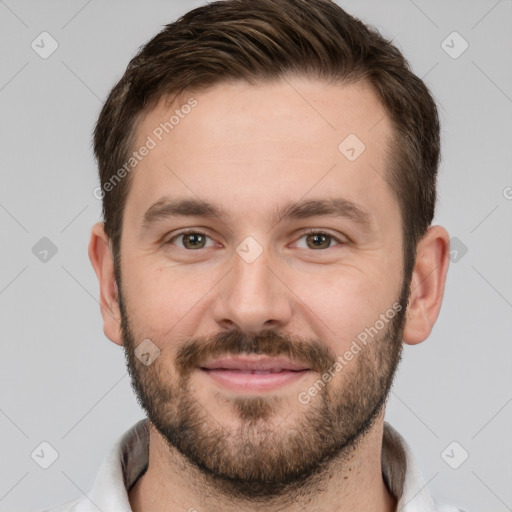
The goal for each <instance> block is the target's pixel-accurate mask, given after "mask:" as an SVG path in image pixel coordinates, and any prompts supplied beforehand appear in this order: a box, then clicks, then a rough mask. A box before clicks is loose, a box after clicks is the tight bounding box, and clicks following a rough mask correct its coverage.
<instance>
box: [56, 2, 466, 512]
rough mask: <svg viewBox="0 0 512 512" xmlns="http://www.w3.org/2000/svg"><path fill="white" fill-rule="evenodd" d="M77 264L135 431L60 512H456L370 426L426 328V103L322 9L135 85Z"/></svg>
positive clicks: (139, 61)
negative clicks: (91, 280) (117, 352)
mask: <svg viewBox="0 0 512 512" xmlns="http://www.w3.org/2000/svg"><path fill="white" fill-rule="evenodd" d="M94 149H95V154H96V157H97V159H98V165H99V173H100V180H101V187H100V188H99V189H98V191H97V192H98V194H99V196H101V197H102V200H103V215H104V223H98V224H96V225H95V226H94V227H93V229H92V234H91V240H90V246H89V256H90V259H91V262H92V265H93V267H94V270H95V272H96V274H97V277H98V279H99V283H100V294H101V300H100V302H101V312H102V315H103V321H104V332H105V335H106V336H107V337H108V338H109V339H110V340H112V341H113V342H114V343H117V344H119V345H122V346H123V347H124V350H125V355H126V358H127V365H128V369H129V372H130V375H131V377H132V383H133V387H134V389H135V391H136V395H137V399H138V401H139V403H140V405H141V406H142V407H143V409H144V410H145V411H146V413H147V416H148V419H146V420H141V421H140V422H139V423H137V424H136V425H135V426H134V427H133V428H132V429H130V430H129V431H128V432H126V433H125V435H124V436H123V437H122V438H121V439H120V440H119V442H118V443H117V444H116V446H115V447H114V448H113V450H112V452H111V453H110V454H109V456H108V457H107V458H106V459H105V462H104V465H103V467H102V468H101V470H100V472H99V474H98V476H97V478H96V482H95V484H94V487H93V489H92V490H91V492H90V493H89V494H88V496H87V497H83V498H80V499H78V500H76V501H75V502H72V503H70V504H66V505H63V506H61V507H59V508H57V509H54V510H60V511H64V510H76V511H86V510H87V511H88V510H98V509H99V510H101V511H102V512H107V511H115V512H122V511H128V510H133V511H135V512H141V511H152V512H160V511H164V510H165V511H188V512H192V511H198V512H201V511H208V512H214V511H222V512H231V511H240V510H243V511H277V510H279V511H283V512H296V511H304V510H307V511H315V512H334V511H337V512H348V511H353V512H355V511H376V512H391V511H396V510H400V511H405V512H412V511H420V510H421V511H434V510H444V511H456V510H459V509H455V508H453V507H448V506H443V505H440V504H438V503H436V502H435V501H434V500H433V499H432V498H431V496H430V494H429V492H428V490H427V488H426V487H425V482H424V480H423V478H422V476H421V473H420V471H419V468H418V465H417V463H416V462H415V460H414V457H413V455H412V452H411V450H410V448H409V447H408V445H407V443H406V442H405V440H404V439H403V438H402V437H401V436H400V434H399V433H398V432H397V431H396V430H395V429H394V428H393V427H392V426H391V425H389V424H388V423H387V422H385V421H384V414H385V405H386V401H387V397H388V395H389V391H390V388H391V385H392V381H393V378H394V375H395V372H396V369H397V367H398V364H399V361H400V358H401V353H402V346H403V342H405V343H408V344H410V345H414V344H418V343H420V342H422V341H424V340H425V339H426V338H427V337H428V336H429V334H430V332H431V329H432V326H433V324H434V323H435V321H436V319H437V316H438V314H439V310H440V307H441V302H442V297H443V292H444V285H445V279H446V274H447V269H448V255H449V235H448V233H447V232H446V230H445V229H444V228H442V227H441V226H431V222H432V219H433V216H434V208H435V200H436V173H437V166H438V162H439V122H438V116H437V110H436V106H435V102H434V100H433V99H432V96H431V95H430V93H429V91H428V89H427V88H426V86H425V85H424V84H423V82H422V81H421V80H420V79H419V78H417V77H416V76H415V75H414V74H413V73H412V72H411V71H410V70H409V68H408V65H407V63H406V61H405V60H404V58H403V56H402V55H401V53H400V52H399V51H398V50H397V49H396V48H395V47H394V46H393V45H392V44H391V43H390V42H388V41H386V40H385V39H383V38H382V37H381V36H380V35H379V34H378V33H377V32H376V31H375V30H374V29H372V28H369V27H367V26H365V25H364V24H363V23H361V22H360V21H359V20H356V19H355V18H353V17H351V16H350V15H348V14H347V13H346V12H344V11H343V10H342V9H341V8H340V7H339V6H337V5H336V4H335V3H332V2H330V1H328V0H307V1H306V0H227V1H221V2H213V3H210V4H207V5H204V6H203V7H200V8H197V9H194V10H193V11H191V12H189V13H188V14H186V15H185V16H183V17H182V18H180V19H179V20H178V21H177V22H175V23H172V24H170V25H168V26H166V27H165V28H164V30H162V31H161V32H160V33H159V34H158V35H157V36H156V37H155V38H154V39H152V40H151V41H150V42H149V43H147V44H146V45H145V46H144V47H143V48H142V49H141V50H140V52H139V53H138V55H137V56H136V57H135V58H134V59H133V60H132V61H131V62H130V64H129V66H128V68H127V70H126V72H125V74H124V76H123V77H122V78H121V80H120V81H119V83H118V84H117V85H116V86H115V87H114V88H113V90H112V91H111V93H110V95H109V97H108V99H107V101H106V104H105V105H104V107H103V110H102V112H101V114H100V116H99V119H98V123H97V125H96V129H95V133H94Z"/></svg>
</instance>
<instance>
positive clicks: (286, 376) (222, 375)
mask: <svg viewBox="0 0 512 512" xmlns="http://www.w3.org/2000/svg"><path fill="white" fill-rule="evenodd" d="M201 371H202V372H203V373H205V374H206V375H208V377H210V378H211V379H213V380H214V381H216V382H218V383H219V384H221V385H223V386H225V387H227V388H229V389H232V390H235V391H270V390H273V389H277V388H280V387H281V386H284V385H285V384H291V383H292V382H296V381H298V380H300V379H302V377H304V375H306V374H308V373H309V370H301V371H282V372H277V373H260V374H256V373H244V372H238V371H231V370H206V369H204V368H201Z"/></svg>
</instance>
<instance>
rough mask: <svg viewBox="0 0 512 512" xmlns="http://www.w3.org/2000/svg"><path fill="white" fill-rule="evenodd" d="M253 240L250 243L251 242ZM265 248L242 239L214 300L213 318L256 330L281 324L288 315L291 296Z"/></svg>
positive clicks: (286, 319) (250, 330) (287, 318)
mask: <svg viewBox="0 0 512 512" xmlns="http://www.w3.org/2000/svg"><path fill="white" fill-rule="evenodd" d="M251 244H252V245H251ZM273 263H275V262H273V259H272V256H271V254H270V252H269V251H268V249H264V248H263V247H262V246H259V247H256V246H255V244H254V241H251V240H247V239H246V241H244V242H242V243H241V244H240V245H239V246H238V247H237V250H236V253H235V254H234V255H233V268H232V271H231V272H230V273H229V277H228V279H226V280H224V282H223V286H222V290H221V293H220V294H219V296H218V298H217V303H216V304H215V320H216V321H217V322H218V323H221V324H224V325H225V326H227V325H229V326H231V325H232V324H236V325H237V327H238V328H239V329H240V330H243V331H247V332H258V331H260V330H262V329H264V328H268V327H269V325H272V326H273V327H277V326H280V325H284V324H285V323H286V322H288V321H289V318H290V316H291V303H290V296H289V293H288V290H287V288H286V286H284V284H283V283H282V282H281V281H280V280H279V279H278V278H277V276H276V273H277V272H276V270H275V268H273V267H275V266H276V265H275V264H273Z"/></svg>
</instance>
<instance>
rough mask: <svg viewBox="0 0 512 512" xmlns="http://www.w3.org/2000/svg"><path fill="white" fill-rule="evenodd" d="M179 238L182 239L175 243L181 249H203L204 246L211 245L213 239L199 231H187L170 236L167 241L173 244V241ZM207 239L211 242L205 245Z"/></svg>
mask: <svg viewBox="0 0 512 512" xmlns="http://www.w3.org/2000/svg"><path fill="white" fill-rule="evenodd" d="M179 239H182V243H181V245H180V244H175V245H177V246H178V247H181V248H183V249H192V250H194V249H204V248H205V247H211V246H212V245H213V240H212V239H211V238H210V237H209V236H207V235H205V234H204V233H201V232H199V231H189V232H186V233H180V234H179V235H176V236H174V237H172V238H171V239H170V240H169V241H168V242H167V243H168V244H174V242H175V241H176V240H179ZM208 239H209V240H210V242H211V243H210V244H209V245H207V240H208Z"/></svg>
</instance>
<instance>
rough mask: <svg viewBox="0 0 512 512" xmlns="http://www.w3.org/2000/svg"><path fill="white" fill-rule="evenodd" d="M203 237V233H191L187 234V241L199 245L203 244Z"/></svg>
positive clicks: (195, 245)
mask: <svg viewBox="0 0 512 512" xmlns="http://www.w3.org/2000/svg"><path fill="white" fill-rule="evenodd" d="M202 238H203V237H202V235H199V234H197V233H191V234H188V235H186V236H185V240H186V243H187V244H189V245H192V246H194V247H197V246H198V245H200V244H201V242H202Z"/></svg>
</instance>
